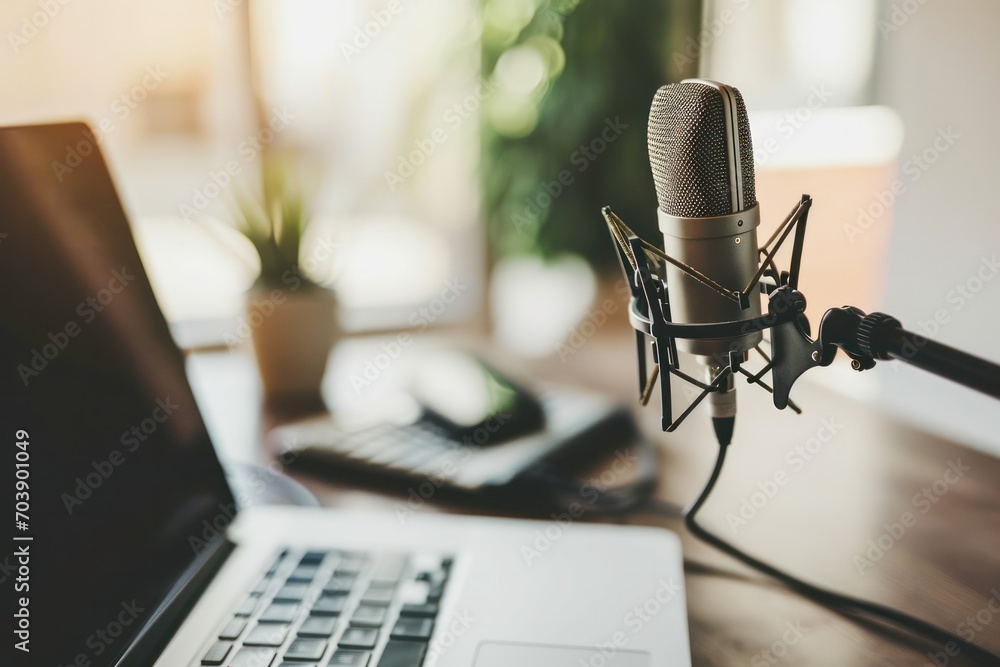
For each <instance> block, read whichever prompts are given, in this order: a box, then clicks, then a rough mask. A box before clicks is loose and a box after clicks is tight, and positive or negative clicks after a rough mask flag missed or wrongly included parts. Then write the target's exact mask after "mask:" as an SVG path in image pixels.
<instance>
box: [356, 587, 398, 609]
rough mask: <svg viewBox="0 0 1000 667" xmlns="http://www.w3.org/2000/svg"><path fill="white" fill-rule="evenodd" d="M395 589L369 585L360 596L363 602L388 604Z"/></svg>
mask: <svg viewBox="0 0 1000 667" xmlns="http://www.w3.org/2000/svg"><path fill="white" fill-rule="evenodd" d="M395 594H396V591H395V589H392V588H381V587H379V586H369V587H368V590H367V591H365V594H364V596H362V598H361V602H362V603H363V604H372V605H381V606H388V605H389V603H390V602H392V598H393V597H394V596H395Z"/></svg>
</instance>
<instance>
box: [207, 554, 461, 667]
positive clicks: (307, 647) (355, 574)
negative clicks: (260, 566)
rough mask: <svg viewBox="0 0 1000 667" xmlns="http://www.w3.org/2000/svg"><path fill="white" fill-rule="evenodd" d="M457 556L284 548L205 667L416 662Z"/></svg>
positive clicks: (230, 620)
mask: <svg viewBox="0 0 1000 667" xmlns="http://www.w3.org/2000/svg"><path fill="white" fill-rule="evenodd" d="M451 563H452V559H451V558H450V557H447V556H440V555H413V554H397V553H385V554H364V553H358V552H346V551H304V552H302V551H291V550H286V551H283V552H282V553H281V554H280V555H279V556H278V557H277V559H276V560H275V561H274V563H273V564H272V565H271V567H270V568H269V569H268V571H267V572H266V573H265V574H264V575H263V576H262V577H261V578H260V580H259V581H258V582H257V584H256V586H255V587H254V588H253V590H252V591H250V593H249V594H248V595H247V597H246V598H245V599H244V600H242V601H241V602H240V603H239V604H238V605H237V606H236V607H235V608H234V609H233V611H232V613H231V614H230V615H229V616H228V617H227V618H226V619H225V620H224V621H223V622H222V624H221V625H220V627H219V629H218V632H217V634H216V638H215V639H214V640H213V641H212V643H211V646H210V647H207V648H206V650H205V653H204V655H203V657H202V659H201V663H200V664H201V665H212V666H224V667H308V666H309V665H314V666H317V667H326V666H329V667H342V666H349V667H419V666H420V665H421V664H422V663H423V660H424V656H425V654H426V653H427V648H428V643H429V641H430V638H431V633H432V632H433V631H434V621H435V618H436V617H437V614H438V605H439V604H440V601H441V597H442V596H443V595H444V589H445V585H446V583H447V581H448V575H449V573H450V570H451Z"/></svg>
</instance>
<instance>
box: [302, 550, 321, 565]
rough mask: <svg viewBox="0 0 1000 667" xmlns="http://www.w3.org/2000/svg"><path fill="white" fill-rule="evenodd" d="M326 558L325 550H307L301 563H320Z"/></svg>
mask: <svg viewBox="0 0 1000 667" xmlns="http://www.w3.org/2000/svg"><path fill="white" fill-rule="evenodd" d="M324 558H326V552H325V551H307V552H305V554H303V556H302V560H300V561H299V565H319V564H320V563H322V562H323V559H324Z"/></svg>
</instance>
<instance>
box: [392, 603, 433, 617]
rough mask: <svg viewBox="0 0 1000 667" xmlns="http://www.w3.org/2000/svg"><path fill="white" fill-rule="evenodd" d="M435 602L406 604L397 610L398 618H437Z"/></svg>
mask: <svg viewBox="0 0 1000 667" xmlns="http://www.w3.org/2000/svg"><path fill="white" fill-rule="evenodd" d="M437 613H438V605H437V603H436V602H423V603H419V604H418V603H408V604H404V605H403V608H402V609H400V610H399V614H400V616H437Z"/></svg>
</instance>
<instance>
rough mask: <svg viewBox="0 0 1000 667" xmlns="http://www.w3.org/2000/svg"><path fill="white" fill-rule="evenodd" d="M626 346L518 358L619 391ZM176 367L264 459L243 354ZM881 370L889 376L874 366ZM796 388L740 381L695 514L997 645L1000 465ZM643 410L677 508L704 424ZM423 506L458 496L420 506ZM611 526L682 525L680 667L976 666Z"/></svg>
mask: <svg viewBox="0 0 1000 667" xmlns="http://www.w3.org/2000/svg"><path fill="white" fill-rule="evenodd" d="M608 328H609V329H610V328H611V327H608ZM375 343H376V341H367V342H364V341H363V342H360V343H349V344H347V345H343V346H342V347H341V348H339V349H338V351H337V352H336V353H335V354H334V357H333V361H332V365H331V372H330V373H328V379H331V386H330V387H328V389H329V391H328V392H327V393H328V394H329V395H330V396H331V398H330V399H329V400H331V401H334V402H335V404H337V405H340V404H341V399H343V398H345V397H349V396H350V394H351V390H350V389H349V387H350V384H349V378H350V375H351V373H353V372H355V371H356V370H357V369H358V368H359V367H360V365H361V364H363V363H364V361H365V359H366V357H365V354H364V349H365V346H366V345H369V346H370V345H375ZM630 343H631V337H630V335H628V334H627V333H626V332H624V331H618V332H602V334H601V336H600V337H597V338H594V339H593V340H590V341H588V342H587V343H586V345H584V346H583V347H582V348H581V349H580V350H579V351H577V352H576V353H574V354H572V355H570V356H569V357H568V358H567V359H566V361H565V363H563V362H561V361H560V360H559V359H558V358H553V359H551V360H548V361H545V362H541V363H537V362H533V363H532V365H531V368H532V371H533V373H535V374H536V375H537V376H539V377H543V378H547V379H552V380H559V381H563V382H575V383H578V384H581V385H585V386H589V387H593V388H599V389H602V390H604V391H607V392H610V393H613V394H616V395H620V396H622V397H623V399H626V398H627V399H628V400H630V401H632V400H634V398H633V392H634V391H635V387H634V385H635V382H636V380H635V378H634V375H633V374H634V369H633V368H632V361H631V349H630ZM408 354H418V352H417V351H416V349H414V350H410V351H408ZM189 367H190V371H191V379H192V383H193V384H194V386H195V389H196V393H197V394H198V399H199V403H200V405H201V406H202V409H203V411H204V412H205V418H206V421H207V422H208V423H209V428H210V430H211V431H212V435H213V438H214V439H215V440H216V442H217V447H218V448H219V450H220V453H221V454H222V455H223V456H224V457H225V458H229V459H234V458H235V459H239V458H244V459H247V458H250V459H257V460H260V459H261V457H263V456H265V455H264V454H262V451H263V450H262V448H261V447H260V442H261V438H260V434H261V432H262V430H263V427H262V424H267V423H272V422H274V421H275V420H280V418H281V417H280V415H276V413H275V412H273V411H269V410H262V407H261V401H260V394H259V389H258V387H257V384H256V376H255V371H254V367H253V365H252V361H251V359H250V357H249V355H247V354H244V353H241V352H235V353H230V352H220V353H212V354H197V355H193V356H192V358H191V362H190V366H189ZM823 372H824V371H823V370H821V369H818V370H814V371H812V373H823ZM831 372H832V371H831ZM878 372H891V370H888V369H885V368H876V369H875V370H874V371H871V373H878ZM385 384H391V380H389V379H386V380H385ZM793 395H794V397H795V399H796V400H797V401H798V403H799V404H800V405H801V406H802V407H803V408H804V410H805V412H804V414H803V415H795V414H793V413H791V411H785V412H778V411H776V410H775V409H774V408H773V407H772V406H771V404H770V397H769V396H768V395H767V394H766V393H764V392H763V391H761V390H759V389H755V388H752V387H746V386H741V387H740V390H739V404H740V409H739V417H738V420H737V433H736V437H735V439H734V446H733V448H732V449H731V452H730V455H729V460H728V462H727V465H726V469H725V471H724V473H723V476H722V479H721V480H720V483H719V486H718V488H717V490H716V492H715V494H714V495H713V496H712V498H711V500H710V501H709V503H708V504H707V505H706V507H705V509H704V511H703V518H702V521H703V523H704V524H705V525H706V526H708V527H710V528H711V529H712V530H714V531H716V532H717V533H719V534H721V535H725V536H727V537H729V538H732V539H734V540H735V541H736V542H737V543H738V544H740V545H741V546H743V547H744V548H746V549H747V550H749V551H750V552H751V553H753V554H755V555H758V556H760V557H763V558H764V559H765V560H767V561H770V562H772V563H775V564H777V565H780V566H782V567H784V568H787V569H788V570H790V571H792V572H794V573H796V574H799V575H801V576H803V577H806V578H808V579H809V580H811V581H814V582H817V583H820V584H822V585H825V586H828V587H831V588H834V589H838V590H842V591H846V592H849V593H851V594H854V595H858V596H862V597H865V598H867V599H870V600H874V601H878V602H881V603H884V604H888V605H892V606H896V607H899V608H902V609H904V610H907V611H908V612H910V613H914V614H917V615H920V616H922V617H923V618H925V619H927V620H929V621H932V622H934V623H937V624H939V625H940V626H942V627H944V628H947V629H949V630H958V631H961V632H965V633H966V634H968V633H972V634H974V639H975V641H976V642H977V643H979V644H981V645H983V646H985V647H987V648H989V649H991V650H992V651H994V652H996V653H1000V522H998V518H1000V460H998V459H995V458H992V457H989V456H986V455H983V454H980V453H976V452H974V451H971V450H969V449H966V448H964V447H961V446H959V445H956V444H954V443H949V442H943V441H941V440H939V439H936V438H934V437H932V436H929V435H927V434H924V433H921V432H919V431H916V430H913V429H911V428H909V427H907V426H906V425H903V424H900V423H898V422H895V421H893V420H891V419H889V418H886V417H885V416H883V415H881V414H879V413H878V412H877V411H875V410H874V409H872V408H871V407H867V406H865V405H863V404H861V403H859V402H856V401H854V400H851V399H848V398H845V397H844V396H843V395H841V394H840V393H838V392H835V391H832V390H830V389H828V388H824V387H823V386H821V385H818V384H815V383H812V384H811V383H810V382H809V381H808V376H806V378H804V379H803V380H802V381H801V382H800V384H799V385H797V386H796V391H795V392H794V393H793ZM348 402H349V401H348ZM640 416H641V421H642V424H643V428H644V429H645V430H646V431H647V432H648V433H649V434H650V437H651V438H652V439H653V441H654V442H658V443H661V446H662V454H663V456H662V480H663V481H662V484H661V487H660V491H659V497H661V498H663V499H665V500H669V501H672V502H675V503H680V504H685V503H687V502H689V501H690V500H691V499H692V498H693V497H694V496H695V494H696V493H697V492H698V491H699V490H700V488H701V486H702V485H703V483H704V481H705V478H706V476H707V475H708V473H709V470H710V468H711V465H712V462H713V460H714V456H715V453H716V445H715V444H714V436H713V435H712V432H711V427H710V425H709V420H708V419H707V417H706V416H705V415H704V414H699V413H695V414H694V415H692V417H691V419H690V421H689V422H688V423H686V424H685V425H684V426H683V427H682V428H681V429H680V431H679V432H678V433H675V434H672V435H669V436H667V435H665V434H662V433H660V432H659V429H658V419H659V415H658V414H657V411H656V408H655V407H650V408H647V409H646V410H644V411H642V412H641V415H640ZM293 476H295V477H296V478H297V479H298V480H299V481H301V482H302V483H303V484H304V485H306V486H307V487H308V488H309V489H310V490H311V491H312V492H313V493H314V494H315V495H316V496H317V497H318V498H319V499H320V501H321V503H322V504H324V505H328V506H331V507H345V508H366V509H372V508H382V509H385V510H386V511H391V509H392V507H393V504H394V503H396V502H397V501H398V500H399V499H400V498H401V497H402V496H403V495H404V494H394V493H392V492H386V491H374V490H371V489H367V490H366V489H358V488H354V487H351V486H349V485H347V484H344V483H330V482H328V481H325V480H322V479H319V478H314V477H309V476H305V475H301V474H298V473H293ZM925 489H926V491H924V490H925ZM741 508H742V512H743V514H742V515H741V514H740V512H741ZM421 511H452V512H461V511H463V508H461V507H454V506H452V507H444V506H440V505H428V506H426V507H425V508H422V509H421ZM737 518H738V519H737ZM904 519H905V521H904ZM619 520H620V521H623V522H627V523H634V524H643V525H656V526H663V527H665V528H669V529H670V530H673V531H675V532H677V533H679V534H680V535H681V536H682V539H683V541H684V548H685V554H686V557H687V568H686V569H687V574H686V583H687V594H688V614H689V623H690V636H691V643H692V652H693V660H694V664H695V665H744V666H745V665H751V667H757V666H758V665H778V664H788V665H791V664H795V665H831V666H832V665H837V666H838V667H839V666H844V665H924V664H935V663H934V661H932V660H931V659H930V658H929V657H928V655H927V654H928V653H936V654H937V653H939V654H940V655H938V656H937V658H938V664H945V660H947V664H948V665H973V664H984V663H977V662H975V661H973V660H970V659H968V657H966V656H963V655H961V654H959V655H958V656H956V657H949V656H946V655H945V654H943V653H941V652H942V651H943V650H944V647H941V646H931V645H928V646H924V647H920V648H919V649H914V648H909V647H908V646H907V645H906V644H904V643H902V642H900V641H899V638H898V637H897V636H895V635H893V634H892V633H890V632H888V631H887V632H884V633H881V632H875V631H872V630H870V629H867V628H865V627H862V626H860V625H857V624H855V623H854V622H852V621H850V620H847V619H845V618H843V617H841V616H839V615H837V614H835V613H833V612H831V611H828V610H826V609H825V608H822V607H819V606H817V605H815V604H813V603H812V602H809V601H807V600H804V599H802V598H800V597H799V596H797V595H795V594H793V593H790V592H788V591H787V590H785V589H783V588H781V587H780V586H777V585H774V584H772V583H771V582H770V581H768V580H767V579H765V578H763V577H761V576H759V575H757V574H755V573H753V572H752V571H750V570H749V569H746V568H744V567H742V566H740V565H738V564H737V563H735V562H734V561H732V560H731V559H729V558H728V557H726V556H724V555H722V554H720V553H718V552H716V551H715V550H713V549H712V548H710V547H707V546H705V545H703V544H701V543H700V542H697V541H696V540H694V539H693V538H692V537H691V536H690V535H688V534H686V532H685V530H684V528H683V525H682V523H681V522H680V521H679V520H678V519H676V518H672V517H669V516H665V515H663V514H660V513H654V512H650V511H645V512H636V513H634V514H632V515H630V516H628V517H626V518H622V519H619ZM904 523H905V524H909V525H904ZM627 562H628V554H627V553H623V554H622V563H623V564H625V563H627ZM977 615H978V620H977V619H976V616H977ZM970 617H971V621H970V620H969V619H970ZM998 663H1000V661H998Z"/></svg>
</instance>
